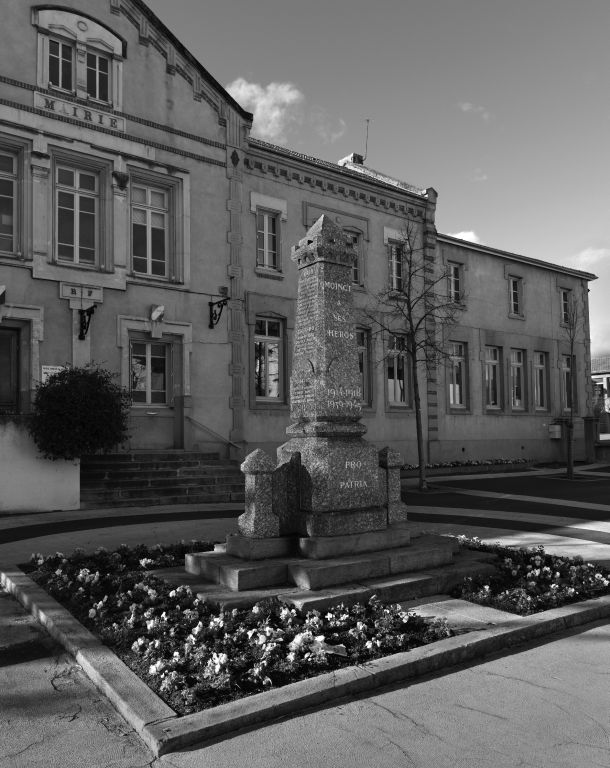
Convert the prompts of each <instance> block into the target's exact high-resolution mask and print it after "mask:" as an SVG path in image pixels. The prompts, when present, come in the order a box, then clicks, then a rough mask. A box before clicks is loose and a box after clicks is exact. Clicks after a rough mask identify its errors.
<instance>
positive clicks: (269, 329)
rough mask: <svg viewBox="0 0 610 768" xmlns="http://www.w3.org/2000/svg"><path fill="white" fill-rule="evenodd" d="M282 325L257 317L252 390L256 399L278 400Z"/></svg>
mask: <svg viewBox="0 0 610 768" xmlns="http://www.w3.org/2000/svg"><path fill="white" fill-rule="evenodd" d="M282 365H283V362H282V323H281V322H280V321H279V320H271V319H269V318H265V317H257V318H256V325H255V328H254V389H255V393H256V397H257V399H260V400H280V399H281V398H282V397H283V383H282Z"/></svg>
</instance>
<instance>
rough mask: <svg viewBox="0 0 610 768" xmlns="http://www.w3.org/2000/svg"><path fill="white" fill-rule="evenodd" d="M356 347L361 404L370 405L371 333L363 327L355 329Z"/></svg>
mask: <svg viewBox="0 0 610 768" xmlns="http://www.w3.org/2000/svg"><path fill="white" fill-rule="evenodd" d="M356 345H357V348H358V369H359V373H360V391H361V401H362V403H363V405H370V404H371V402H372V397H371V355H370V351H371V335H370V333H369V331H367V330H366V329H364V328H357V329H356Z"/></svg>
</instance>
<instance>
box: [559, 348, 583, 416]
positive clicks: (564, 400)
mask: <svg viewBox="0 0 610 768" xmlns="http://www.w3.org/2000/svg"><path fill="white" fill-rule="evenodd" d="M559 365H560V372H561V410H562V411H563V412H564V413H569V412H570V410H572V412H573V413H576V412H577V406H578V392H574V391H573V383H572V377H573V376H574V370H575V368H576V356H575V355H570V354H562V355H561V357H560V359H559ZM572 398H574V403H573V404H572Z"/></svg>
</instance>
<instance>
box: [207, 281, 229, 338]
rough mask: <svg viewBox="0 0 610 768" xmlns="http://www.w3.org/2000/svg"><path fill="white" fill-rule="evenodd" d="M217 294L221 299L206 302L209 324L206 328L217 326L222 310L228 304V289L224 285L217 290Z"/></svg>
mask: <svg viewBox="0 0 610 768" xmlns="http://www.w3.org/2000/svg"><path fill="white" fill-rule="evenodd" d="M218 293H219V294H220V296H221V297H222V298H220V299H218V301H208V307H209V308H210V323H209V325H208V328H214V327H215V326H217V325H218V321H219V320H220V316H221V315H222V310H223V309H224V308H225V307H226V306H227V304H228V303H229V289H228V288H227V287H226V285H221V286H220V288H219V289H218Z"/></svg>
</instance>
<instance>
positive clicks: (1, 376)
mask: <svg viewBox="0 0 610 768" xmlns="http://www.w3.org/2000/svg"><path fill="white" fill-rule="evenodd" d="M18 363H19V331H18V330H16V329H12V328H6V329H4V328H0V411H10V412H15V411H16V410H17V408H18V403H19V367H18Z"/></svg>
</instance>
